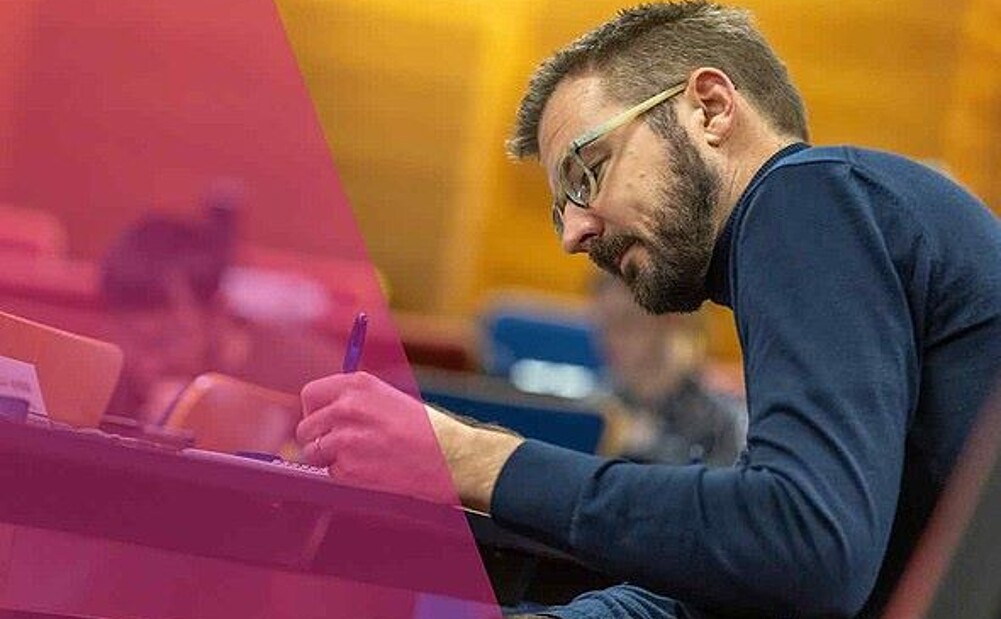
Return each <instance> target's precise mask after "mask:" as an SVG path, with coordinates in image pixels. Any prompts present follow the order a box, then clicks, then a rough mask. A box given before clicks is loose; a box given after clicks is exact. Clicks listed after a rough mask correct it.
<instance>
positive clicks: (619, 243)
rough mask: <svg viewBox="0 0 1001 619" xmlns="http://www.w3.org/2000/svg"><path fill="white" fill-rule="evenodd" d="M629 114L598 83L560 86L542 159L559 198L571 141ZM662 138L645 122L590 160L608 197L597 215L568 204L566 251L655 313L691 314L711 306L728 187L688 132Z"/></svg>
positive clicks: (543, 135) (597, 148) (542, 130)
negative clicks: (709, 283)
mask: <svg viewBox="0 0 1001 619" xmlns="http://www.w3.org/2000/svg"><path fill="white" fill-rule="evenodd" d="M664 105H671V103H665V104H664ZM626 107H627V106H624V105H621V104H617V103H610V102H607V101H606V100H605V97H604V94H603V92H602V89H601V85H600V79H599V78H597V77H594V76H590V77H582V78H574V79H569V80H565V81H564V82H562V83H561V84H560V86H559V87H557V89H556V91H555V92H554V93H553V96H552V97H551V98H550V100H549V103H548V104H547V106H546V109H545V112H544V113H543V116H542V121H541V123H540V127H539V146H540V153H539V154H540V159H541V161H542V164H543V165H544V166H545V168H546V171H547V174H548V176H549V179H550V186H551V188H552V189H553V191H559V186H558V180H557V167H558V166H559V163H560V161H561V159H562V157H563V155H564V153H565V152H566V149H567V146H568V145H569V144H570V142H571V141H572V140H574V139H575V138H576V137H577V136H578V135H580V134H582V133H584V132H586V131H588V130H589V129H591V128H592V127H594V126H597V125H599V124H600V123H602V122H604V121H605V120H607V119H608V118H611V117H612V116H614V115H615V114H617V113H618V112H621V111H622V110H623V109H625V108H626ZM663 133H665V135H659V134H658V133H655V132H654V131H653V130H652V129H651V127H650V125H649V124H648V123H647V122H644V121H642V120H636V121H633V122H631V123H629V124H627V125H625V126H622V127H620V128H618V129H616V130H615V131H612V132H611V133H609V134H608V135H606V136H604V137H603V138H601V139H600V140H598V141H597V142H594V143H592V144H590V145H588V146H587V147H586V148H585V149H584V150H583V151H582V152H581V155H582V158H583V159H584V160H585V162H586V164H587V165H588V166H589V167H591V168H592V169H593V170H594V171H595V173H596V175H597V177H598V179H599V189H598V191H597V193H596V194H595V195H594V196H593V197H592V200H591V204H590V208H587V209H582V208H579V207H577V206H574V205H573V204H568V205H567V207H566V211H565V213H564V229H563V237H562V243H563V247H564V249H565V250H566V251H568V252H571V253H575V252H587V254H588V256H589V257H590V258H591V260H592V261H594V262H595V264H597V265H598V266H599V267H601V268H602V269H604V270H606V271H608V272H609V273H612V274H613V275H615V276H617V277H620V278H621V279H622V280H623V281H625V282H626V284H627V285H628V286H629V288H630V290H631V291H632V293H633V295H634V297H635V299H636V301H637V302H638V303H639V304H640V305H642V306H643V307H644V308H646V309H647V310H648V311H651V312H655V313H664V312H671V311H692V310H695V309H697V308H698V307H699V306H700V305H701V304H702V302H703V301H704V300H705V299H706V291H705V274H706V271H707V270H708V268H709V261H710V259H711V258H712V250H713V245H714V241H715V227H714V223H713V222H714V210H715V208H716V202H717V199H718V196H719V189H720V185H721V183H720V180H719V176H718V174H717V173H715V172H714V170H712V169H711V168H710V167H709V166H708V164H706V163H705V161H704V160H703V159H702V157H701V155H700V154H699V152H698V150H697V149H696V148H695V146H694V145H693V144H692V142H691V140H690V138H689V137H688V135H687V134H686V133H685V131H684V130H683V129H682V128H681V127H680V126H677V125H676V124H672V126H670V127H666V128H665V129H664V131H663Z"/></svg>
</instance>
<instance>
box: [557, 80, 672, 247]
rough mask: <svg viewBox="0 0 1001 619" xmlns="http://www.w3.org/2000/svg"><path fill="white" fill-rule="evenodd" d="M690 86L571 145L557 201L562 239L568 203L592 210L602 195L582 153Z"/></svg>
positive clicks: (560, 172)
mask: <svg viewBox="0 0 1001 619" xmlns="http://www.w3.org/2000/svg"><path fill="white" fill-rule="evenodd" d="M687 84H688V82H681V83H680V84H676V85H674V86H671V87H670V88H668V89H667V90H665V91H662V92H659V93H657V94H655V95H654V96H652V97H650V98H649V99H647V100H645V101H643V102H641V103H638V104H636V105H635V106H633V107H631V108H629V109H628V110H626V111H624V112H622V113H620V114H618V115H616V116H614V117H612V118H610V119H608V120H606V121H605V122H603V123H601V124H600V125H598V126H597V127H595V128H594V129H591V130H590V131H588V132H587V133H585V134H584V135H582V136H580V137H578V138H577V139H576V140H574V141H573V142H571V143H570V146H569V147H568V148H567V152H566V154H565V155H563V159H561V160H560V165H559V168H558V169H557V180H558V182H559V192H558V193H557V195H556V198H554V199H553V227H554V228H556V234H557V235H559V236H560V237H562V236H563V212H564V211H565V210H566V205H567V200H569V201H570V202H573V203H574V204H575V205H577V206H578V207H580V208H585V209H586V208H588V207H590V205H591V199H592V198H594V196H596V195H597V194H598V175H597V174H596V173H595V169H594V168H593V167H592V166H589V165H587V163H585V162H584V158H583V157H581V155H580V151H581V149H582V148H584V147H585V146H587V145H588V144H591V143H593V142H596V141H597V140H599V139H600V138H602V137H604V136H605V135H607V134H608V133H610V132H612V131H614V130H615V129H618V128H619V127H621V126H622V125H625V124H626V123H628V122H630V121H632V120H635V119H636V118H639V117H640V116H641V115H642V114H643V113H645V112H647V111H649V110H651V109H652V108H653V107H655V106H656V105H658V104H660V103H663V102H664V101H667V100H668V99H670V98H671V97H673V96H675V95H677V94H679V93H681V92H683V91H684V90H685V86H686V85H687Z"/></svg>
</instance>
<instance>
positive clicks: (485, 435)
mask: <svg viewBox="0 0 1001 619" xmlns="http://www.w3.org/2000/svg"><path fill="white" fill-rule="evenodd" d="M302 405H303V414H304V417H305V418H304V419H303V420H302V421H301V422H300V423H299V426H298V428H297V429H296V437H297V438H298V440H299V442H300V444H301V445H302V450H303V453H304V454H305V456H306V458H307V459H308V460H309V461H310V462H312V463H315V464H319V465H326V466H329V467H330V476H331V477H333V478H334V479H336V480H338V481H340V482H343V483H346V484H350V485H356V486H362V487H367V488H373V489H377V490H384V491H387V492H395V493H398V494H408V495H411V496H417V497H420V498H424V499H428V500H432V501H436V502H440V503H452V504H454V503H456V490H458V496H459V498H460V499H461V500H462V502H463V503H465V504H466V505H468V506H470V507H472V508H474V509H479V510H481V511H487V510H488V509H489V506H490V498H491V496H492V494H493V488H494V485H495V484H496V481H497V476H498V475H499V474H500V469H501V467H502V466H503V465H504V462H506V461H507V458H508V457H509V456H510V455H511V453H512V452H513V451H514V449H515V448H516V447H517V446H518V445H519V444H520V443H521V441H522V439H520V438H518V437H515V436H511V435H509V434H505V433H501V432H495V431H490V430H486V429H482V428H475V427H472V426H469V425H466V424H464V423H462V422H460V421H458V420H456V419H454V418H452V417H450V416H448V415H446V414H444V413H442V412H440V411H437V410H435V409H433V408H431V407H425V406H424V404H422V403H421V402H418V401H417V400H415V399H413V398H411V397H410V396H408V395H407V394H405V393H403V392H401V391H399V390H397V389H395V388H394V387H392V386H390V385H388V384H387V383H385V382H383V381H381V380H379V379H378V378H376V377H374V376H372V375H370V374H367V373H365V372H353V373H349V374H334V375H332V376H328V377H326V378H322V379H320V380H317V381H313V382H311V383H309V384H308V385H306V387H305V388H304V389H303V390H302ZM439 445H440V450H439ZM443 455H444V459H443V458H442V456H443ZM446 465H447V467H446ZM453 480H454V484H455V485H454V487H453V485H452V482H453Z"/></svg>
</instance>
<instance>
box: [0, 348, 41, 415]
mask: <svg viewBox="0 0 1001 619" xmlns="http://www.w3.org/2000/svg"><path fill="white" fill-rule="evenodd" d="M0 396H9V397H14V398H21V399H22V400H27V401H28V411H29V412H30V413H32V414H33V415H45V416H48V414H49V413H48V411H46V410H45V400H43V399H42V389H41V387H40V386H39V385H38V373H37V372H36V371H35V366H34V364H32V363H25V362H24V361H19V360H17V359H11V358H10V357H4V356H3V355H0Z"/></svg>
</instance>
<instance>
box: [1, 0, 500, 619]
mask: <svg viewBox="0 0 1001 619" xmlns="http://www.w3.org/2000/svg"><path fill="white" fill-rule="evenodd" d="M2 4H3V6H2V7H0V22H2V24H0V37H2V38H3V39H4V42H3V44H2V45H3V48H2V49H0V56H3V57H4V58H2V59H0V102H2V107H0V132H2V134H3V142H4V146H3V148H2V149H0V204H14V205H17V206H21V207H26V208H29V209H36V210H38V211H40V212H45V213H49V214H52V215H54V216H55V217H56V218H57V219H58V220H59V221H61V222H62V224H63V225H64V226H65V233H66V247H65V248H63V249H62V250H59V251H56V252H52V254H51V255H49V254H46V253H45V252H46V251H48V250H40V251H41V255H34V254H33V255H31V256H29V257H26V256H25V255H22V254H15V253H9V252H7V251H6V250H5V249H4V247H3V241H2V239H0V270H2V271H3V272H4V274H3V275H2V277H0V279H2V281H0V310H3V311H7V312H11V313H15V314H20V315H23V316H26V317H28V318H31V319H33V320H38V321H40V322H44V323H47V324H52V325H55V326H58V327H61V328H65V329H68V330H71V331H74V332H77V333H82V334H84V335H88V336H92V337H96V338H99V339H111V337H112V336H111V334H112V333H113V329H112V328H111V327H112V325H109V322H110V321H113V320H114V318H113V317H111V316H109V315H107V314H105V313H104V311H103V309H102V304H101V302H100V301H99V299H98V298H97V292H96V290H97V264H98V261H99V258H100V256H101V255H102V253H103V252H104V251H105V249H106V248H107V247H108V245H109V243H110V242H111V241H112V240H113V239H114V238H115V237H116V236H117V235H118V234H119V233H120V232H121V231H122V230H123V229H124V228H125V226H126V225H127V224H128V223H129V222H130V221H133V220H135V219H136V217H138V216H140V215H142V214H143V213H145V212H148V211H150V210H157V211H163V212H170V213H174V214H178V215H181V216H192V217H193V216H194V214H195V211H196V208H195V207H196V205H197V202H198V200H199V196H200V195H204V192H205V188H206V187H210V186H212V185H213V183H214V182H215V181H216V180H217V179H219V178H227V179H240V182H241V183H242V187H243V192H244V195H243V197H242V198H241V199H242V200H243V201H244V204H243V205H242V206H241V213H242V216H243V217H244V221H242V223H241V230H240V240H239V247H238V250H237V254H238V256H239V261H240V262H241V263H242V264H251V265H258V266H259V265H265V266H267V267H269V268H277V269H279V270H281V269H283V268H286V267H289V268H291V269H293V270H294V271H296V273H297V274H299V275H305V276H308V277H310V278H311V280H312V281H313V282H314V283H318V284H319V285H320V286H321V288H322V289H323V290H324V294H325V295H326V296H327V301H328V305H327V306H326V307H325V309H324V310H323V312H322V313H321V315H320V316H319V317H314V318H313V319H312V320H313V323H312V324H311V326H310V329H314V330H316V331H317V332H318V333H320V336H322V338H326V339H321V341H322V342H330V347H329V353H330V356H331V357H332V358H334V359H339V358H340V356H341V355H342V354H343V350H344V345H345V342H344V340H345V338H346V336H347V332H348V330H349V329H350V326H351V321H352V318H353V317H354V315H355V314H356V312H358V311H365V312H366V313H368V315H369V332H368V337H367V342H366V348H365V355H364V357H363V359H362V364H361V365H362V367H361V369H363V370H365V371H368V372H370V373H372V374H374V375H376V376H379V377H381V378H383V379H384V380H386V381H388V382H389V383H391V384H393V385H395V386H396V387H397V388H399V389H400V390H402V391H404V392H406V393H408V394H410V395H411V396H417V388H416V385H415V383H414V380H413V376H412V373H411V371H410V368H409V365H408V364H407V361H406V357H405V355H404V354H403V349H402V346H401V344H400V339H399V336H398V334H397V332H396V329H395V327H394V325H393V322H392V318H391V315H390V313H389V311H388V308H387V305H386V301H385V298H384V296H383V293H382V290H381V288H380V286H379V283H378V280H377V277H376V274H375V271H374V269H373V268H372V266H371V263H370V262H369V260H368V256H367V253H366V250H365V244H364V241H363V239H362V238H361V237H360V234H359V231H358V228H357V226H356V224H355V221H354V218H353V216H352V212H351V209H350V205H349V204H348V201H347V198H346V195H345V192H344V190H343V189H342V187H341V185H340V182H339V180H338V177H337V174H336V171H335V168H334V158H333V157H332V156H331V153H330V152H329V150H328V146H327V143H326V141H325V139H324V136H323V134H322V130H321V128H320V125H319V123H318V121H317V118H316V114H315V110H314V108H313V103H312V101H311V100H310V97H309V94H308V92H307V90H306V88H305V84H304V82H303V79H302V77H301V75H300V73H299V69H298V67H297V65H296V63H295V59H294V57H293V55H292V53H291V49H290V46H289V44H288V41H287V39H286V35H285V32H284V30H283V28H282V24H281V21H280V19H279V16H278V13H277V11H276V8H275V6H274V5H273V3H272V2H271V0H169V1H153V2H147V1H139V2H134V1H131V0H72V1H66V0H4V1H3V3H2ZM373 53H378V52H377V50H373ZM401 105H405V102H401ZM0 236H2V235H0ZM289 265H291V266H289ZM262 294H263V293H262ZM281 300H282V301H284V302H285V303H287V304H289V305H292V306H294V305H296V304H297V303H298V301H297V299H296V298H294V297H292V298H286V299H281ZM260 301H262V302H263V301H274V299H263V298H262V299H260ZM311 333H312V332H311ZM338 370H339V363H332V364H330V365H329V366H326V371H329V372H336V371H338ZM314 377H316V376H315V375H313V376H304V377H303V380H304V381H305V380H306V379H308V378H314ZM385 413H386V414H387V415H388V414H394V415H399V416H400V419H403V420H406V421H405V422H403V423H405V424H409V426H408V428H407V430H406V432H409V433H410V435H411V436H412V440H409V441H406V443H407V446H406V448H407V449H409V450H411V452H413V450H417V452H418V455H419V456H420V459H422V460H423V461H425V462H427V463H429V464H428V465H427V466H426V467H424V468H423V469H422V473H421V478H420V479H416V480H415V479H400V480H398V483H393V484H391V485H392V486H393V487H407V486H408V485H410V486H417V485H423V486H424V488H423V490H424V492H420V493H418V494H421V495H424V496H436V497H442V496H448V497H452V499H451V503H452V505H451V506H444V505H432V504H429V503H425V502H422V501H420V500H415V499H409V498H402V497H398V496H395V495H392V494H386V493H384V492H380V491H377V490H372V489H361V488H349V487H342V486H339V485H338V484H336V483H334V482H332V481H330V480H328V479H326V478H320V479H306V480H302V479H297V480H293V481H291V482H288V483H285V482H283V481H282V479H278V478H275V479H271V478H266V477H262V476H261V475H260V474H259V473H253V472H246V471H240V470H238V469H227V467H225V466H217V467H213V466H211V465H209V464H205V463H196V464H192V463H189V462H178V463H177V468H175V469H172V468H171V466H170V464H171V462H172V461H171V460H170V459H169V457H168V455H164V454H141V453H137V454H136V455H135V457H134V458H133V459H131V460H130V459H129V457H128V453H127V452H125V453H126V455H125V456H122V455H121V454H122V453H123V452H122V450H121V449H118V450H117V451H115V452H114V453H112V452H111V451H108V452H107V453H108V454H110V455H108V456H107V457H105V456H104V455H102V452H101V451H100V450H101V449H102V446H101V445H100V442H99V441H98V442H94V441H93V440H92V441H91V442H89V443H88V442H85V441H81V440H78V437H74V436H61V437H60V438H58V439H53V441H48V440H47V439H45V436H44V435H41V438H39V435H38V434H37V433H34V434H32V433H28V434H26V435H25V436H24V437H18V440H17V441H14V440H8V441H4V444H5V445H7V447H5V449H7V451H6V452H4V453H5V455H4V456H3V457H5V458H8V459H7V460H4V462H7V463H8V464H9V465H10V466H11V467H13V468H15V469H17V470H18V471H19V472H18V473H17V475H18V477H17V478H16V479H14V478H12V477H10V476H8V477H5V479H6V482H5V483H6V484H7V485H6V486H5V488H6V489H5V494H6V495H7V496H8V497H12V496H13V497H20V498H22V499H23V500H22V503H21V504H17V502H16V501H14V502H13V503H12V502H11V500H7V501H6V502H5V503H4V504H3V507H2V510H0V608H2V609H9V610H21V611H32V612H53V613H65V614H68V615H73V614H76V615H80V616H99V617H114V618H115V619H131V618H140V617H142V618H146V619H169V618H179V617H185V618H187V617H190V618H199V619H202V618H204V619H223V618H225V619H229V618H232V617H247V618H257V617H259V618H261V619H264V618H269V619H270V618H281V617H290V618H292V617H294V618H296V619H300V618H307V617H316V618H318V619H319V618H321V617H323V618H332V619H339V618H341V617H343V618H351V619H356V618H387V619H393V618H397V617H400V618H410V617H415V616H426V615H427V613H428V610H427V609H428V608H440V609H441V611H440V613H439V616H440V617H442V618H443V619H449V618H451V617H455V618H458V617H477V618H479V617H484V618H486V617H499V611H498V609H497V608H496V604H495V603H494V598H493V593H492V591H491V589H490V586H489V581H488V579H487V576H486V574H485V572H484V569H483V566H482V564H481V561H480V558H479V555H478V553H477V550H476V547H475V544H474V541H473V539H472V536H471V534H470V532H469V529H468V526H467V524H466V520H465V516H464V514H463V513H462V511H461V510H460V509H458V508H457V507H456V503H457V501H456V500H455V492H454V490H453V489H452V488H451V479H450V477H449V474H448V471H447V469H446V468H445V466H444V464H443V462H442V458H441V454H440V453H439V452H438V450H437V446H436V444H435V442H434V440H433V436H432V434H431V430H430V427H429V425H428V422H427V419H426V416H425V415H424V414H423V409H422V405H421V404H420V402H419V401H418V400H416V399H415V400H411V401H410V403H409V404H408V405H405V406H402V409H401V410H395V411H385ZM2 432H5V430H4V428H2V427H0V433H2ZM0 438H2V437H0ZM35 440H38V441H41V442H40V443H39V445H40V447H39V448H38V449H32V450H27V448H25V451H24V452H23V453H21V452H17V454H16V455H17V458H14V455H11V454H14V451H10V450H15V451H16V449H17V446H18V445H21V446H24V445H27V444H29V443H30V442H31V441H35ZM46 446H48V447H46ZM55 447H59V448H60V449H62V451H60V452H54V451H53V449H55ZM108 449H109V450H111V448H110V447H109V448H108ZM424 452H426V453H424ZM112 456H113V457H112ZM169 456H170V457H173V458H180V456H177V455H176V454H170V455H169ZM123 458H124V460H123ZM123 462H124V464H123ZM22 466H23V469H22V468H21V467H22ZM60 467H63V469H60ZM61 470H62V471H63V473H65V474H61V473H60V471H61ZM60 480H61V481H60ZM255 484H256V485H255ZM255 488H259V489H260V497H266V499H264V498H262V499H261V500H260V501H258V502H257V503H255V502H254V497H255V496H257V495H255V490H254V489H255ZM185 493H188V494H185ZM188 496H191V497H202V498H200V499H198V500H191V501H188V500H185V497H188ZM231 496H232V497H233V498H232V500H231V499H230V498H229V497H231ZM156 501H159V503H157V502H156ZM241 501H242V502H244V503H247V504H248V505H251V506H252V509H254V510H258V511H255V512H254V513H255V518H258V519H259V522H260V523H262V524H261V525H260V526H261V527H262V528H261V531H262V533H261V535H260V536H258V537H257V538H256V539H255V538H254V536H253V535H248V534H247V527H246V526H243V525H245V524H246V523H242V522H240V519H241V516H240V513H239V512H238V511H235V512H234V515H232V521H233V523H234V524H233V530H234V531H237V530H239V531H241V533H240V535H243V536H244V537H242V538H239V539H240V541H239V544H238V543H237V542H236V541H233V540H227V539H224V538H225V537H226V535H225V533H222V534H216V533H214V534H212V535H211V536H210V535H209V534H208V533H205V532H204V531H200V530H199V518H202V519H203V520H205V521H206V522H209V521H211V522H213V523H214V526H218V525H219V518H220V517H219V514H220V513H227V514H228V512H226V510H227V509H233V505H237V504H242V503H240V502H241ZM84 504H87V505H86V508H84ZM47 505H48V506H50V507H51V509H48V511H45V510H46V506H47ZM74 505H79V506H81V508H80V510H79V511H77V510H75V509H74V508H73V506H74ZM116 506H117V507H116ZM268 506H271V507H273V509H274V514H273V515H271V516H269V513H270V512H268V510H267V508H268ZM119 507H120V509H119ZM102 510H103V511H102ZM199 510H213V511H212V512H211V513H209V512H208V511H204V512H200V511H199ZM94 514H106V518H105V520H104V521H103V522H95V521H93V516H94ZM137 514H141V515H143V518H145V519H146V520H142V519H139V520H138V521H136V520H134V519H135V518H137ZM151 514H152V515H151ZM290 514H291V515H290ZM227 517H229V516H228V515H227ZM88 518H91V520H88ZM282 518H288V523H287V526H285V523H284V521H283V520H282ZM155 519H160V520H159V521H155ZM255 522H257V521H255ZM254 526H257V525H254ZM269 527H270V528H269ZM318 531H319V533H317V532H318ZM300 532H301V534H300ZM234 535H235V534H234ZM282 536H287V537H288V539H287V540H286V539H285V538H284V537H282ZM154 537H155V538H156V539H155V540H153V541H151V542H150V541H149V539H153V538H154ZM202 537H206V538H211V539H206V540H204V545H205V546H206V547H208V546H212V548H214V549H215V550H209V551H205V552H202V551H201V550H200V548H201V546H199V544H201V543H202V541H201V538H202ZM147 538H149V539H147ZM279 538H280V539H279ZM234 539H236V538H234ZM165 540H166V541H165ZM147 542H149V543H147ZM286 542H287V544H286ZM213 544H214V545H213ZM219 547H222V548H224V550H223V551H218V552H217V550H218V548H219ZM303 548H305V549H306V550H303ZM289 553H291V554H289ZM296 553H299V554H296ZM299 556H304V557H307V558H305V559H302V560H301V562H300V563H297V562H296V561H298V560H299V559H296V557H299ZM248 557H249V558H248ZM290 557H291V558H290ZM316 557H321V558H320V559H317V558H316ZM317 562H319V563H323V565H324V569H323V570H320V572H317V571H316V570H312V569H311V567H310V566H312V565H314V564H317ZM442 599H448V603H437V604H436V603H435V602H434V600H439V601H440V600H442ZM415 613H416V615H415Z"/></svg>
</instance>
